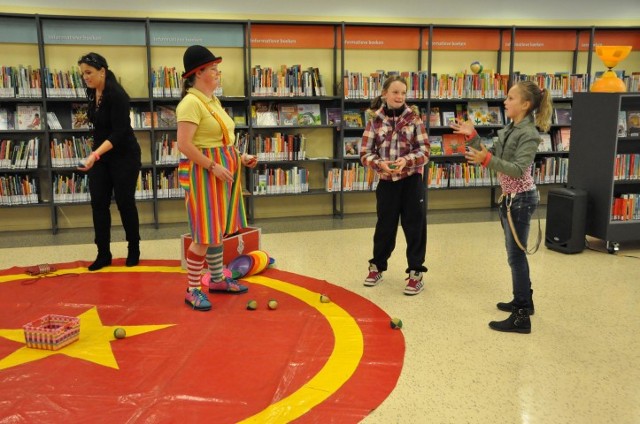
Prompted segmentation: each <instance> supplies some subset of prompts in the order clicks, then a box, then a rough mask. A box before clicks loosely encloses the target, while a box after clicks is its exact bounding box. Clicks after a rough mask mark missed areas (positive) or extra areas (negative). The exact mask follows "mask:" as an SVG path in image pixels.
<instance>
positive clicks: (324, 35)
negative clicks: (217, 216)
mask: <svg viewBox="0 0 640 424" xmlns="http://www.w3.org/2000/svg"><path fill="white" fill-rule="evenodd" d="M338 28H339V25H338V24H334V23H330V22H328V23H323V24H311V23H288V22H287V23H283V22H268V23H265V22H262V23H261V22H252V23H250V25H249V27H248V31H247V32H248V39H249V40H250V42H249V45H248V69H249V78H250V80H249V87H248V90H247V91H248V96H249V112H250V113H249V129H248V152H249V153H251V154H254V155H256V156H257V157H258V160H259V163H258V166H257V167H256V168H255V169H254V170H249V171H247V181H248V184H247V190H248V191H249V192H250V196H249V197H248V213H249V218H250V219H253V217H254V216H255V212H254V211H255V209H259V210H263V211H268V210H272V211H275V212H276V213H277V215H276V216H282V215H283V214H284V215H286V212H285V211H286V208H290V210H291V209H294V208H296V207H300V206H302V207H306V208H317V209H316V210H317V211H318V214H321V215H327V214H332V215H333V216H342V210H341V208H340V207H339V206H338V201H339V199H340V198H341V190H340V185H339V184H338V185H337V189H336V187H335V185H332V184H330V183H331V182H332V179H331V178H330V177H329V175H330V174H331V172H332V169H333V168H335V167H336V166H339V161H340V157H339V155H338V142H339V135H340V133H339V132H338V131H337V128H338V127H337V124H336V123H335V122H333V121H331V122H329V118H330V115H331V114H332V112H330V111H332V110H333V111H335V110H338V111H340V110H341V109H340V106H341V105H340V98H339V97H338V96H337V95H336V83H335V82H336V61H337V37H338ZM334 113H335V112H334ZM291 196H296V197H298V196H304V201H290V202H289V204H288V205H287V206H286V207H285V208H283V207H282V204H283V202H286V200H284V199H286V198H290V197H291ZM328 197H330V198H331V199H332V200H331V202H329V201H327V198H328ZM330 207H331V209H329V208H330ZM278 211H279V212H278ZM262 216H270V213H269V212H265V213H263V214H262ZM271 216H272V215H271Z"/></svg>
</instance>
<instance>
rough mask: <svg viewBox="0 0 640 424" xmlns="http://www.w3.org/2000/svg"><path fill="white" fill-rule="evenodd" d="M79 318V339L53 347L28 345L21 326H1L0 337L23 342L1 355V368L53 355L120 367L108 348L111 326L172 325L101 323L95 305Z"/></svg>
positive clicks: (140, 330)
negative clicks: (62, 345)
mask: <svg viewBox="0 0 640 424" xmlns="http://www.w3.org/2000/svg"><path fill="white" fill-rule="evenodd" d="M78 318H80V339H79V340H78V341H75V342H73V343H71V344H70V345H67V346H65V347H63V348H62V349H60V350H55V351H53V350H43V349H33V348H29V347H27V346H26V342H25V339H24V330H23V329H22V328H19V329H0V337H4V338H5V339H9V340H13V341H14V342H18V343H24V344H25V345H24V346H23V347H21V348H19V349H18V350H16V351H14V352H13V353H11V354H10V355H8V356H5V357H4V358H2V359H0V370H3V369H7V368H11V367H15V366H18V365H21V364H26V363H28V362H33V361H38V360H40V359H44V358H47V357H49V356H52V355H66V356H69V357H72V358H77V359H82V360H84V361H88V362H94V363H96V364H98V365H103V366H105V367H109V368H115V369H119V368H118V361H117V360H116V358H115V356H114V355H113V350H112V349H111V342H112V341H114V340H116V338H115V337H114V335H113V330H115V329H116V328H118V327H120V328H124V329H125V331H126V332H127V337H133V336H137V335H139V334H144V333H149V332H151V331H157V330H161V329H163V328H166V327H171V326H172V325H174V324H161V325H102V321H101V320H100V316H99V315H98V309H97V308H96V307H95V306H94V307H93V308H91V309H89V310H88V311H86V312H84V313H82V314H80V316H79V317H78Z"/></svg>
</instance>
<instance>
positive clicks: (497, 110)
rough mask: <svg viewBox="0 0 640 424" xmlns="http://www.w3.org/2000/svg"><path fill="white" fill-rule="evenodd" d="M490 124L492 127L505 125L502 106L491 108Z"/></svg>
mask: <svg viewBox="0 0 640 424" xmlns="http://www.w3.org/2000/svg"><path fill="white" fill-rule="evenodd" d="M488 123H489V124H490V125H504V119H502V108H501V107H500V106H489V115H488Z"/></svg>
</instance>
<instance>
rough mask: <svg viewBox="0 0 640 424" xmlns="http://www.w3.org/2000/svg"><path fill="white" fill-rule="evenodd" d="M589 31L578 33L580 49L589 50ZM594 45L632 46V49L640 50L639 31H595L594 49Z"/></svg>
mask: <svg viewBox="0 0 640 424" xmlns="http://www.w3.org/2000/svg"><path fill="white" fill-rule="evenodd" d="M590 36H591V33H590V32H588V31H584V32H581V33H580V38H579V40H580V51H587V50H589V37H590ZM596 46H632V51H633V50H635V51H640V33H638V32H632V31H596V34H595V40H594V46H593V47H594V50H595V47H596Z"/></svg>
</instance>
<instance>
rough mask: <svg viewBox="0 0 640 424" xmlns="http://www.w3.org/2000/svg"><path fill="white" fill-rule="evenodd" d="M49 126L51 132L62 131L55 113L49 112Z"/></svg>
mask: <svg viewBox="0 0 640 424" xmlns="http://www.w3.org/2000/svg"><path fill="white" fill-rule="evenodd" d="M47 124H48V125H49V129H51V130H61V129H62V125H61V124H60V121H59V120H58V116H57V115H56V114H55V112H47Z"/></svg>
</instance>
